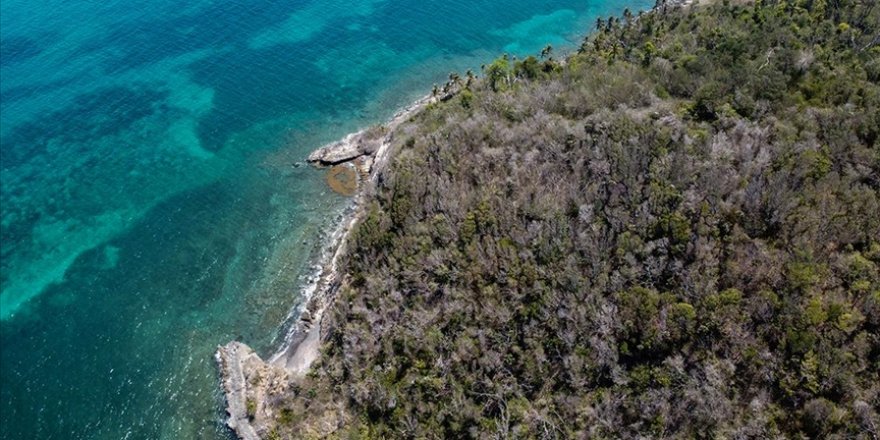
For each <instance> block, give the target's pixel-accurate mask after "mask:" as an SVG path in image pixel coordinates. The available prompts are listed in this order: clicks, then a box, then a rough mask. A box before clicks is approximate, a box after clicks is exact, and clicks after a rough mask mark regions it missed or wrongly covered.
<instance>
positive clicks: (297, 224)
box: [0, 0, 653, 439]
mask: <svg viewBox="0 0 880 440" xmlns="http://www.w3.org/2000/svg"><path fill="white" fill-rule="evenodd" d="M652 5H653V0H602V1H600V0H554V1H546V0H545V1H540V0H494V1H493V0H469V1H463V0H446V1H425V0H264V1H259V2H244V1H229V0H191V1H187V2H180V1H176V0H175V1H171V0H150V1H133V0H129V1H119V0H103V1H97V0H3V1H2V2H0V168H2V173H0V233H2V237H0V238H2V242H0V243H2V251H0V257H2V260H0V288H2V291H0V355H2V356H0V438H2V439H226V438H229V433H228V432H227V430H226V429H225V428H224V426H223V412H222V410H221V405H222V403H223V402H222V396H221V395H220V394H219V388H218V385H217V377H216V375H217V371H216V367H215V366H214V361H213V358H212V355H213V352H214V350H215V348H216V346H217V345H219V344H222V343H225V342H227V341H229V340H233V339H239V340H242V341H244V342H246V343H248V344H251V345H252V346H253V347H255V348H256V349H258V350H259V351H260V352H261V353H262V354H263V355H268V354H270V353H271V352H272V351H273V349H274V348H276V347H277V345H278V343H279V340H280V339H281V338H282V337H283V332H284V324H285V322H286V321H287V319H288V316H289V314H290V312H291V310H293V309H294V308H295V307H296V305H297V304H298V303H299V301H300V299H299V298H298V290H299V287H300V286H301V284H302V283H303V282H304V277H306V276H308V274H309V273H310V265H311V264H314V258H315V255H316V253H317V252H318V250H319V249H320V246H321V243H322V239H323V238H324V236H325V235H326V234H327V232H328V230H329V229H330V227H331V226H332V225H333V221H334V218H335V217H336V216H338V214H339V213H340V212H341V210H342V209H343V208H344V207H345V206H346V199H345V198H343V197H341V196H337V195H334V194H333V193H332V192H331V191H330V190H329V189H328V188H327V187H326V186H325V184H324V181H323V174H322V173H321V172H320V171H318V170H314V169H312V168H310V167H307V166H295V165H296V164H297V163H298V162H300V161H301V160H302V159H303V158H304V157H305V156H306V155H307V154H308V152H309V151H311V150H312V149H314V148H316V147H318V146H320V145H321V144H323V143H325V142H328V141H331V140H334V139H336V138H339V137H341V136H342V135H344V134H345V133H347V132H350V131H354V130H356V129H358V128H361V127H364V126H367V125H371V124H375V123H378V122H381V121H382V120H383V119H386V118H387V117H389V116H390V115H391V114H392V113H394V111H395V110H397V109H399V108H400V107H402V106H404V105H405V104H407V103H408V102H410V101H412V100H414V99H415V98H417V97H419V96H421V95H424V94H426V93H427V92H428V91H430V89H431V87H432V85H433V84H434V83H442V82H443V81H444V80H445V78H446V77H447V75H448V74H449V72H451V71H459V72H463V71H464V70H466V69H468V68H472V69H474V70H475V71H478V70H479V66H480V65H481V64H484V63H487V62H489V61H491V60H492V59H493V58H494V57H495V56H497V55H498V54H500V53H502V52H507V53H510V54H512V55H519V56H523V55H528V54H536V53H537V52H539V51H540V50H541V48H542V47H543V46H545V45H546V44H552V45H553V46H554V47H556V48H557V49H566V48H568V49H571V48H572V47H574V46H576V45H577V44H578V43H579V41H580V38H581V35H583V34H584V33H585V32H587V31H589V30H590V29H591V28H592V27H593V26H594V23H595V19H596V17H597V16H606V17H607V16H608V15H611V14H620V13H621V12H622V11H623V9H624V8H625V7H629V8H631V9H632V10H634V11H637V10H640V9H647V8H649V7H650V6H652Z"/></svg>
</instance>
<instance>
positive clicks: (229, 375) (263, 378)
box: [214, 89, 454, 440]
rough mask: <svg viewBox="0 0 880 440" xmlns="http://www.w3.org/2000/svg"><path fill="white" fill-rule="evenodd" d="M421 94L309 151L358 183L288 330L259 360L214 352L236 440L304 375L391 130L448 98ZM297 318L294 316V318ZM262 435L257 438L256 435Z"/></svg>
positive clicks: (241, 350)
mask: <svg viewBox="0 0 880 440" xmlns="http://www.w3.org/2000/svg"><path fill="white" fill-rule="evenodd" d="M452 94H454V92H451V91H448V89H447V92H446V94H445V95H443V96H442V97H438V96H432V95H428V96H424V97H422V98H420V99H418V100H416V101H415V102H413V103H411V104H409V105H408V106H406V107H404V108H403V109H401V110H400V111H398V112H397V113H395V114H394V115H393V116H392V117H391V119H389V120H388V121H387V122H385V123H384V124H381V125H380V126H379V127H380V128H381V130H380V135H379V136H377V134H376V130H375V127H368V128H365V129H362V130H359V131H357V132H355V133H351V134H349V135H347V136H345V137H344V138H342V139H341V140H339V141H337V142H334V143H331V144H328V145H325V146H323V147H321V148H319V149H317V150H315V151H314V152H313V153H312V154H311V155H310V156H309V159H308V162H310V163H313V164H315V165H316V166H330V165H340V164H343V165H346V164H352V165H353V166H355V167H356V168H357V169H358V170H359V171H360V175H361V178H360V183H359V185H358V188H357V191H356V192H355V194H354V195H353V196H352V200H351V201H350V202H349V206H348V207H347V208H346V209H345V210H344V212H343V214H342V216H341V219H340V220H339V224H338V225H337V226H336V228H335V229H334V230H333V232H332V233H331V235H330V237H329V238H328V239H327V242H326V243H325V244H324V245H323V246H322V251H321V255H320V257H319V258H318V261H317V262H316V264H315V267H316V268H317V271H316V273H315V274H314V275H312V276H311V277H310V281H309V282H308V283H307V284H306V285H305V286H303V287H302V290H301V293H302V298H303V301H302V303H301V304H302V305H301V306H298V307H295V308H294V309H292V310H291V312H290V314H289V315H288V318H287V320H286V321H287V322H290V321H291V320H295V322H294V323H293V324H292V325H291V326H290V327H289V329H288V331H287V334H286V335H285V337H284V341H283V343H282V344H281V346H280V347H279V349H278V350H277V351H276V352H275V353H274V354H272V355H271V356H270V357H269V359H268V360H263V359H262V358H260V356H259V355H257V354H256V353H255V352H254V351H253V350H252V349H251V348H250V347H248V346H247V345H246V344H243V343H241V342H237V341H233V342H229V343H227V344H226V345H224V346H220V347H218V348H217V351H216V353H215V356H214V357H215V360H216V362H217V365H218V367H219V370H220V384H221V386H222V389H223V391H224V394H225V397H226V413H227V419H226V425H227V426H228V427H229V428H231V429H232V430H233V431H234V432H235V434H236V435H237V436H238V438H240V439H242V440H258V439H260V438H262V435H265V434H266V433H267V432H268V431H269V430H270V428H271V421H272V420H274V417H273V416H274V414H272V413H271V412H270V410H269V408H268V407H267V405H265V402H266V400H267V398H271V397H272V396H275V395H279V394H281V393H283V392H284V391H285V390H286V389H287V388H288V386H289V384H290V383H292V382H295V381H296V380H297V379H299V378H302V377H303V376H305V375H306V374H307V373H308V371H309V369H310V367H311V364H312V363H313V362H314V361H315V359H317V357H318V355H319V353H320V346H321V340H322V337H323V336H322V335H324V334H326V329H323V330H324V331H322V326H323V317H324V312H325V311H326V310H327V307H329V306H330V305H331V304H332V303H333V301H334V300H335V298H336V293H337V292H338V289H339V287H340V285H341V283H342V279H341V274H340V273H339V267H338V262H339V258H340V257H341V256H342V255H344V253H345V252H346V249H347V243H348V237H349V234H350V233H351V231H352V229H353V227H354V226H355V225H356V224H357V223H358V222H359V221H360V219H361V217H362V214H363V213H364V208H363V207H364V202H365V200H366V198H367V196H368V195H369V194H370V193H371V190H372V189H373V188H374V187H375V185H376V183H377V182H378V176H379V175H380V174H381V173H382V172H383V171H384V170H385V169H386V167H387V165H388V162H389V161H390V158H391V154H390V149H391V144H392V141H393V136H394V132H395V130H396V129H397V127H399V126H400V125H401V124H403V123H404V122H405V121H407V120H408V119H410V118H411V117H412V116H414V115H415V114H417V113H418V112H419V111H421V110H422V109H423V108H424V107H425V106H427V105H429V104H431V103H433V102H436V101H439V100H444V99H448V97H449V96H450V95H452ZM297 314H298V315H299V316H296V315H297ZM261 434H262V435H261Z"/></svg>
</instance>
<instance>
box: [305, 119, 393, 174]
mask: <svg viewBox="0 0 880 440" xmlns="http://www.w3.org/2000/svg"><path fill="white" fill-rule="evenodd" d="M385 132H386V128H385V127H382V126H379V127H373V128H370V129H367V130H362V131H359V132H357V133H352V134H350V135H348V136H346V137H345V138H343V139H342V140H340V141H337V142H334V143H332V144H329V145H326V146H324V147H321V148H319V149H317V150H315V151H314V152H312V154H310V155H309V158H308V161H309V162H311V163H317V164H320V165H338V164H341V163H344V162H348V161H351V160H354V159H357V158H358V157H361V156H371V155H373V154H375V153H376V151H377V150H378V149H379V147H380V146H381V145H382V142H383V141H384V139H385Z"/></svg>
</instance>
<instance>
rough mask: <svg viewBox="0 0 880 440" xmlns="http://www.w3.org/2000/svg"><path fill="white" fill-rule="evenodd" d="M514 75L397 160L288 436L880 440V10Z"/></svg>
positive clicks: (819, 10)
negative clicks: (879, 417)
mask: <svg viewBox="0 0 880 440" xmlns="http://www.w3.org/2000/svg"><path fill="white" fill-rule="evenodd" d="M597 27H598V29H597V31H596V32H594V33H593V34H592V36H590V37H589V38H588V39H587V40H586V41H585V42H584V44H583V47H582V48H581V50H580V51H579V52H578V53H577V54H574V55H572V56H570V57H569V58H567V60H566V62H565V63H558V62H554V61H552V60H551V59H549V55H550V54H549V50H547V51H545V52H544V54H543V55H544V56H545V57H546V58H542V59H539V58H528V59H525V60H515V59H509V58H507V57H502V58H499V59H498V60H496V61H495V62H494V63H492V64H490V65H488V66H486V67H485V69H484V72H483V73H484V74H483V75H482V78H479V79H474V78H472V77H471V75H468V76H467V78H460V77H458V76H453V78H452V82H453V83H454V84H452V85H451V87H452V88H453V89H458V90H459V92H458V93H457V94H456V95H455V96H454V97H453V98H451V99H448V100H446V101H444V102H440V103H438V104H436V105H432V106H431V107H429V108H428V109H426V110H425V111H423V112H421V113H420V114H419V115H418V116H417V117H415V118H414V119H413V120H412V121H410V122H409V123H408V124H405V125H404V126H403V127H401V128H400V129H399V130H398V132H397V134H396V141H395V142H396V152H395V162H394V164H393V166H392V167H391V169H390V170H389V171H388V172H387V173H386V174H385V175H384V176H383V177H382V180H381V183H380V185H379V188H378V190H377V193H376V194H375V196H374V197H373V200H374V201H373V202H372V203H371V204H370V205H369V207H368V213H367V215H366V217H365V219H364V220H363V221H362V222H361V224H360V225H359V226H357V227H356V229H355V230H354V231H353V238H352V241H353V243H352V245H351V248H350V251H349V253H348V257H347V260H346V261H345V262H344V264H343V267H344V272H346V273H347V274H348V278H347V280H346V282H345V283H344V284H343V286H342V288H341V290H340V292H339V299H338V301H337V304H336V306H335V310H334V316H333V317H332V322H331V327H332V329H333V330H332V332H331V334H330V335H328V339H327V341H326V343H325V345H324V347H323V351H322V358H321V359H320V360H319V361H318V362H317V364H316V365H315V368H314V372H313V373H312V374H311V375H310V376H309V377H308V378H306V379H305V380H304V381H303V382H302V383H300V384H298V385H295V386H294V389H292V390H291V393H290V395H289V396H288V398H286V399H284V400H281V401H278V402H275V405H276V406H277V408H278V409H279V412H278V414H279V419H278V422H279V427H278V429H277V431H276V432H273V433H272V434H271V437H273V438H287V437H291V438H302V437H309V436H315V437H317V436H325V435H327V434H328V433H333V435H335V436H338V437H339V438H637V437H640V436H646V437H650V438H778V437H782V438H861V439H876V438H878V435H880V422H878V412H877V408H878V406H880V376H878V372H880V332H878V326H880V270H878V265H880V146H878V139H877V138H878V132H880V46H878V43H880V42H878V39H880V6H877V4H876V2H874V1H872V0H789V1H784V0H779V1H770V0H765V1H763V2H759V3H756V4H746V3H743V2H722V1H717V2H714V3H713V4H711V5H703V6H695V7H691V8H673V7H663V6H660V7H659V8H658V9H657V10H656V11H655V12H653V13H650V14H639V15H638V16H633V15H632V14H629V13H627V14H625V15H624V17H623V18H621V19H611V20H607V21H606V20H601V21H599V22H598V23H597Z"/></svg>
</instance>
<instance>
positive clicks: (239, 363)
mask: <svg viewBox="0 0 880 440" xmlns="http://www.w3.org/2000/svg"><path fill="white" fill-rule="evenodd" d="M216 358H217V363H218V364H219V366H220V372H221V377H222V384H223V390H224V391H225V393H226V412H227V414H228V415H229V418H228V419H227V421H226V425H227V426H229V427H230V428H232V430H233V431H235V433H236V434H237V435H238V438H240V439H242V440H260V439H261V438H264V437H266V436H267V435H268V434H269V432H271V429H272V426H273V424H274V422H275V414H273V413H272V407H271V406H270V405H267V402H269V401H270V400H271V399H272V398H273V397H275V396H280V395H282V394H283V393H284V392H286V391H287V389H288V387H289V385H290V379H291V378H290V374H289V372H288V371H287V370H286V369H284V368H280V367H277V366H273V365H270V364H267V363H266V362H264V361H263V360H262V359H260V357H259V356H258V355H257V354H256V353H254V351H253V350H251V348H250V347H248V346H247V345H244V344H242V343H240V342H230V343H228V344H226V345H224V346H223V347H220V348H219V349H218V350H217V354H216Z"/></svg>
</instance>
